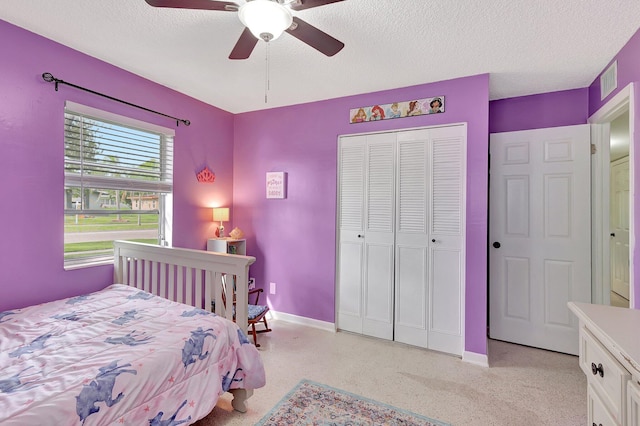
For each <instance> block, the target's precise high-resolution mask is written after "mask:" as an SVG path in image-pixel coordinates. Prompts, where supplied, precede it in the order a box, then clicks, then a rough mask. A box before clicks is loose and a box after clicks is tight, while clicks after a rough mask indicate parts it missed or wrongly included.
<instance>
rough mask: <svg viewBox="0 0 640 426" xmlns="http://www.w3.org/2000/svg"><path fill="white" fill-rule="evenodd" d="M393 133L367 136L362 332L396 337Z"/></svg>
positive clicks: (389, 337) (390, 337) (385, 337)
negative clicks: (394, 313)
mask: <svg viewBox="0 0 640 426" xmlns="http://www.w3.org/2000/svg"><path fill="white" fill-rule="evenodd" d="M395 139H396V136H395V134H394V133H380V134H374V135H367V161H366V163H367V168H366V172H367V174H366V176H367V178H366V193H365V200H366V201H365V202H366V204H365V206H366V207H365V232H364V245H365V247H364V250H365V252H364V286H363V288H364V294H363V304H364V317H363V321H362V332H363V333H364V334H366V335H368V336H374V337H380V338H383V339H389V340H391V339H393V259H394V217H395V214H394V210H395V197H394V193H395Z"/></svg>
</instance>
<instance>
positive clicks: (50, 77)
mask: <svg viewBox="0 0 640 426" xmlns="http://www.w3.org/2000/svg"><path fill="white" fill-rule="evenodd" d="M42 79H43V80H44V81H46V82H49V83H52V82H53V83H55V87H56V92H57V91H58V84H66V85H67V86H71V87H75V88H76V89H80V90H84V91H85V92H89V93H93V94H94V95H98V96H102V97H103V98H107V99H111V100H112V101H116V102H120V103H123V104H125V105H129V106H132V107H134V108H140V109H143V110H145V111H149V112H152V113H154V114H158V115H162V116H164V117H169V118H173V119H174V120H176V126H179V125H180V123H182V124H184V125H185V126H189V125H190V124H191V122H190V121H189V120H183V119H181V118H177V117H173V116H171V115H167V114H163V113H161V112H158V111H154V110H152V109H149V108H145V107H142V106H140V105H136V104H132V103H131V102H127V101H123V100H122V99H118V98H114V97H112V96H109V95H105V94H104V93H100V92H96V91H94V90H91V89H87V88H86V87H81V86H77V85H75V84H72V83H68V82H66V81H63V80H60V79H58V78H55V77H54V76H53V75H51V73H48V72H45V73H44V74H42Z"/></svg>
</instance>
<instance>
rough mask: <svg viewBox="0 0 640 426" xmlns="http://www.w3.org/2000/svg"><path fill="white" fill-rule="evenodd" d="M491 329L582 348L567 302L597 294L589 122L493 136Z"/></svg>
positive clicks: (537, 343) (516, 338)
mask: <svg viewBox="0 0 640 426" xmlns="http://www.w3.org/2000/svg"><path fill="white" fill-rule="evenodd" d="M490 153H491V166H490V173H491V175H490V185H489V197H490V219H489V239H490V240H489V242H490V247H489V268H490V273H489V274H490V275H489V279H490V282H489V305H490V306H489V334H490V337H491V338H494V339H498V340H505V341H509V342H514V343H519V344H524V345H528V346H533V347H538V348H543V349H549V350H554V351H558V352H564V353H570V354H574V355H577V353H578V331H577V330H578V321H577V319H576V318H575V317H574V316H573V315H572V314H571V313H570V311H569V309H568V308H567V302H569V301H577V302H590V301H591V266H590V256H591V228H590V211H591V207H590V153H591V146H590V132H589V126H588V125H580V126H568V127H557V128H550V129H537V130H527V131H520V132H508V133H497V134H492V135H491V138H490Z"/></svg>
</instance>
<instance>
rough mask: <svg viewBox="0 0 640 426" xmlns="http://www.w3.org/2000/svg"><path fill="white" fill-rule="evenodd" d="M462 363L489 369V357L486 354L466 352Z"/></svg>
mask: <svg viewBox="0 0 640 426" xmlns="http://www.w3.org/2000/svg"><path fill="white" fill-rule="evenodd" d="M462 361H464V362H468V363H469V364H475V365H479V366H480V367H489V357H488V356H487V355H485V354H479V353H476V352H467V351H464V353H463V354H462Z"/></svg>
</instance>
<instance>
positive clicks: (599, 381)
mask: <svg viewBox="0 0 640 426" xmlns="http://www.w3.org/2000/svg"><path fill="white" fill-rule="evenodd" d="M580 368H582V371H584V373H585V374H586V375H587V382H588V383H589V385H590V386H593V389H594V390H595V391H597V394H598V395H599V397H600V399H601V401H602V402H603V404H604V405H605V407H606V408H607V409H608V410H609V412H610V414H611V415H612V416H613V419H614V420H615V421H616V422H617V424H625V419H626V417H627V412H626V411H627V382H628V381H629V379H630V378H631V374H629V372H628V371H627V370H625V369H624V367H623V366H622V365H620V363H619V362H618V361H617V360H616V359H615V358H614V357H613V356H612V355H611V354H610V353H609V351H607V349H605V347H604V346H602V344H601V343H600V342H599V341H598V339H596V338H595V337H594V336H593V334H591V333H590V332H589V330H587V329H585V328H581V329H580ZM593 423H594V422H590V423H589V424H593ZM595 423H596V424H597V425H598V424H599V422H595ZM602 424H603V425H604V423H602Z"/></svg>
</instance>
